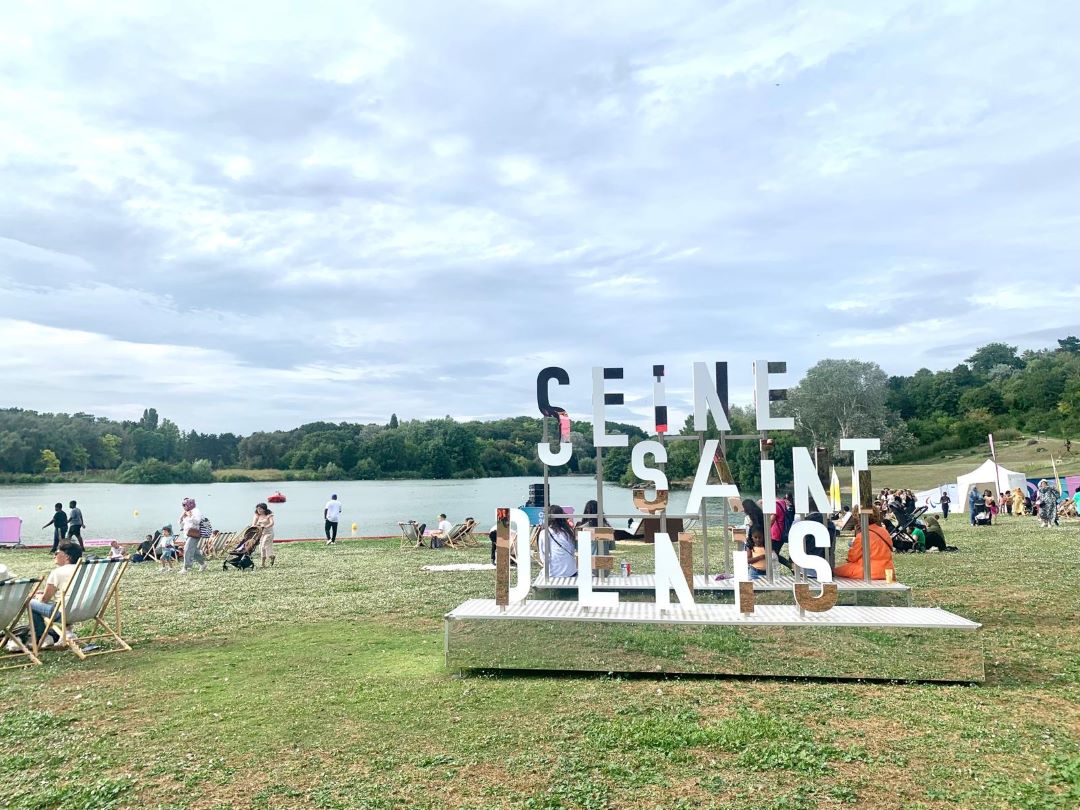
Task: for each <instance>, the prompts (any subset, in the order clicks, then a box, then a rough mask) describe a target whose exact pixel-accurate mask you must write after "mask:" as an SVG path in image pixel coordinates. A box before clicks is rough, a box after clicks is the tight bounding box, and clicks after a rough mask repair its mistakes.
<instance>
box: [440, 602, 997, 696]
mask: <svg viewBox="0 0 1080 810" xmlns="http://www.w3.org/2000/svg"><path fill="white" fill-rule="evenodd" d="M979 627H980V625H979V624H978V623H976V622H973V621H970V620H968V619H965V618H963V617H962V616H957V615H956V614H953V613H949V612H948V611H945V610H941V609H939V608H913V607H845V606H838V607H834V608H832V609H831V610H829V611H826V612H824V613H810V612H807V613H803V612H802V611H800V610H799V608H797V607H796V606H794V605H759V606H758V607H757V609H756V610H755V612H754V613H752V614H748V615H744V614H741V613H739V612H738V610H737V609H736V608H735V606H734V605H725V604H699V605H696V606H695V607H693V608H690V609H684V608H682V607H680V606H679V605H678V604H677V603H675V604H673V605H672V608H671V609H670V610H667V611H661V610H660V609H659V608H658V607H657V606H656V605H655V604H653V603H649V602H624V603H620V604H619V605H618V606H616V607H610V608H583V607H582V606H581V605H579V604H578V603H576V602H569V601H543V600H530V601H526V602H524V603H522V604H519V605H512V606H509V607H506V608H501V607H499V606H498V605H496V604H495V602H494V600H491V599H472V600H469V601H467V602H464V603H463V604H461V605H459V606H458V607H457V608H455V609H454V610H452V611H451V612H450V613H447V614H446V616H445V632H446V664H447V666H448V667H450V668H451V669H456V670H472V669H478V670H488V669H509V670H519V669H520V670H548V671H563V670H567V671H588V672H647V673H695V674H717V675H779V676H786V677H815V678H821V677H824V678H866V679H887V680H915V681H960V682H972V681H981V680H983V678H984V668H983V655H982V649H981V645H980V641H979V638H978V634H977V633H976V631H977V630H978V629H979Z"/></svg>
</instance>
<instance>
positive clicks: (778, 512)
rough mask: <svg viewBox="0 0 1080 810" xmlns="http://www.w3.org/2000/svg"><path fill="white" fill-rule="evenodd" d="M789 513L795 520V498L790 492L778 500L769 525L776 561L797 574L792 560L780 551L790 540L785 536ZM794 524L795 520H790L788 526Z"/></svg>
mask: <svg viewBox="0 0 1080 810" xmlns="http://www.w3.org/2000/svg"><path fill="white" fill-rule="evenodd" d="M788 512H791V515H792V518H794V514H795V496H794V495H792V494H791V493H790V492H789V493H788V494H787V496H786V497H780V498H777V499H776V509H775V510H774V511H773V519H772V522H771V523H770V524H769V539H771V540H772V550H773V553H774V554H775V555H776V559H777V560H779V561H780V562H781V563H782V564H783V565H785V566H786V567H788V568H790V569H791V572H792V573H795V567H794V566H793V565H792V564H791V560H789V559H788V558H787V557H785V556H783V555H782V554H781V553H780V549H781V548H783V547H784V543H786V542H787V540H788V538H786V537H785V536H784V525H785V517H786V516H787V514H788ZM792 522H793V520H788V521H787V525H788V526H790V525H791V523H792Z"/></svg>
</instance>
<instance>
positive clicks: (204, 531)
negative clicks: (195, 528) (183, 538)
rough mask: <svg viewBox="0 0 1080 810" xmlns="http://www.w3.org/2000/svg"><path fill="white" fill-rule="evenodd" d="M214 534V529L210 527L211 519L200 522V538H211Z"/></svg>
mask: <svg viewBox="0 0 1080 810" xmlns="http://www.w3.org/2000/svg"><path fill="white" fill-rule="evenodd" d="M213 532H214V527H213V526H211V525H210V518H206V517H204V518H203V519H202V520H200V521H199V537H202V538H203V539H205V538H207V537H209V536H210V535H211V534H213Z"/></svg>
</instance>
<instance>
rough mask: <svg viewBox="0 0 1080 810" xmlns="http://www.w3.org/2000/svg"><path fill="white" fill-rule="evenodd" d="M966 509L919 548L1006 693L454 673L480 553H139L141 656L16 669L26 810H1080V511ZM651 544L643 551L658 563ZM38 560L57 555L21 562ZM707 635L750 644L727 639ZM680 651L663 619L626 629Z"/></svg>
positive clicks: (915, 571)
mask: <svg viewBox="0 0 1080 810" xmlns="http://www.w3.org/2000/svg"><path fill="white" fill-rule="evenodd" d="M945 525H946V530H947V531H948V533H949V541H950V542H951V543H953V544H955V545H958V546H959V547H960V548H961V551H960V552H959V553H957V554H950V555H938V554H929V555H906V556H902V557H899V558H898V562H897V565H898V568H899V570H900V574H901V578H902V579H903V580H904V581H905V582H909V583H910V584H912V585H913V586H914V588H915V599H916V603H917V604H922V605H940V606H942V607H946V608H948V609H952V610H955V611H957V612H959V613H962V614H963V615H965V616H968V617H970V618H972V619H975V620H977V621H980V622H982V623H983V625H984V629H983V630H982V631H981V636H982V639H983V643H984V646H985V652H986V664H987V680H986V683H985V684H984V685H981V686H978V687H972V686H942V685H919V684H882V683H859V682H846V681H845V682H827V681H813V682H802V681H795V680H777V679H723V678H715V679H710V678H667V679H653V678H640V677H618V676H591V677H587V676H573V677H570V676H557V675H552V676H544V675H531V676H499V677H492V676H471V677H465V678H459V677H454V676H453V675H451V674H450V673H448V672H447V671H446V670H445V669H444V667H443V649H442V644H443V637H442V620H441V617H442V615H443V613H445V612H446V611H448V610H450V609H451V608H453V607H454V606H456V605H457V604H458V603H460V602H461V601H463V600H465V599H467V598H471V597H489V596H491V595H492V593H493V584H492V575H491V574H490V572H463V573H443V574H437V573H427V572H423V571H421V570H420V568H421V566H422V565H424V564H425V563H427V562H432V561H436V560H437V561H442V562H447V561H452V560H468V561H482V560H484V559H485V558H486V556H487V550H486V548H480V549H475V550H471V551H466V552H454V551H431V550H422V551H416V552H403V551H398V549H397V548H396V545H397V544H396V543H392V544H391V543H371V542H364V543H362V544H361V543H356V542H346V543H344V544H343V545H341V546H339V547H335V548H327V547H325V546H323V545H316V544H302V545H299V544H298V545H284V546H283V547H282V548H281V549H280V550H279V558H278V565H277V566H276V567H275V568H274V569H272V570H269V571H256V572H254V573H251V574H244V575H242V574H239V573H235V572H231V573H223V572H221V571H220V570H217V571H210V572H207V573H206V574H203V575H197V576H190V577H182V576H177V575H175V574H158V573H156V571H155V570H154V569H153V568H147V567H145V566H135V567H132V569H131V570H130V571H129V573H128V574H127V575H126V576H125V580H124V583H123V603H124V622H125V624H124V627H125V635H126V636H127V637H128V638H129V640H130V641H131V642H132V645H133V647H134V650H133V652H131V653H124V654H118V655H113V656H106V657H102V658H97V659H93V660H91V661H88V662H79V661H77V660H75V659H74V658H72V657H70V655H67V654H62V653H45V661H46V663H45V665H44V666H41V667H35V668H33V669H27V670H16V671H8V672H4V673H2V674H0V740H3V742H4V745H3V747H2V751H3V753H2V754H0V786H2V787H0V790H2V794H0V795H2V797H3V799H2V801H0V805H2V806H5V807H8V806H10V807H13V808H42V809H43V808H53V807H64V808H69V807H70V808H95V810H98V809H99V808H120V807H169V808H234V807H235V808H394V807H421V808H425V807H427V808H437V807H469V808H501V807H516V808H602V807H645V808H654V807H663V808H679V807H683V808H699V807H717V808H719V807H734V808H751V807H753V808H762V807H767V808H768V807H771V808H817V807H842V806H852V807H856V806H857V807H871V808H874V807H881V808H897V807H902V808H946V807H957V806H959V807H989V808H1011V807H1021V808H1067V807H1073V806H1077V803H1078V802H1080V708H1078V703H1077V695H1078V694H1080V637H1078V635H1077V633H1076V619H1077V604H1078V603H1077V597H1076V594H1077V573H1078V572H1080V542H1078V537H1077V535H1078V532H1080V526H1078V524H1077V523H1072V524H1070V525H1069V526H1068V527H1066V528H1062V529H1059V530H1055V531H1041V530H1039V529H1037V528H1036V527H1035V526H1034V522H1033V521H1031V520H1027V521H1021V520H1008V519H1004V520H1003V521H1002V524H1001V525H1000V526H996V527H993V528H991V529H989V530H982V531H979V532H976V531H975V530H973V529H969V528H968V527H966V526H964V525H963V524H961V523H960V521H958V520H955V519H953V520H950V521H949V522H948V523H947V524H945ZM650 553H651V552H650V550H649V549H647V548H644V547H640V546H631V547H628V548H626V549H620V550H619V554H620V556H627V557H629V558H630V559H631V561H632V563H633V567H634V570H635V571H648V570H651V567H652V566H651V560H650V559H649V555H650ZM3 561H4V562H5V563H6V564H8V565H9V566H11V567H12V568H13V569H14V570H15V571H16V572H17V573H19V574H23V573H33V572H38V571H44V570H46V569H47V565H48V557H47V555H46V554H44V553H42V552H9V553H6V554H5V555H4V557H3ZM717 630H718V632H715V633H712V634H710V635H709V640H708V643H709V644H712V645H714V646H715V647H716V648H717V649H718V650H723V651H727V650H734V651H736V652H737V651H738V649H739V647H738V645H739V644H740V643H741V642H740V640H739V638H738V637H737V636H733V635H730V634H728V633H725V632H724V631H723V628H718V629H717ZM626 643H627V644H637V645H640V646H641V647H642V650H641V652H644V653H649V654H653V653H656V652H662V653H666V654H671V655H679V654H681V652H682V650H681V648H680V647H679V645H678V643H677V641H673V640H672V639H670V638H668V637H667V636H666V635H665V634H664V633H662V632H657V633H655V634H628V635H627V638H626Z"/></svg>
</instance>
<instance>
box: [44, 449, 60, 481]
mask: <svg viewBox="0 0 1080 810" xmlns="http://www.w3.org/2000/svg"><path fill="white" fill-rule="evenodd" d="M41 471H42V472H43V473H45V474H46V475H56V474H57V473H59V472H60V458H59V457H58V456H57V455H56V453H54V452H53V451H52V450H50V449H49V448H47V447H46V448H45V449H44V450H42V451H41Z"/></svg>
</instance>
